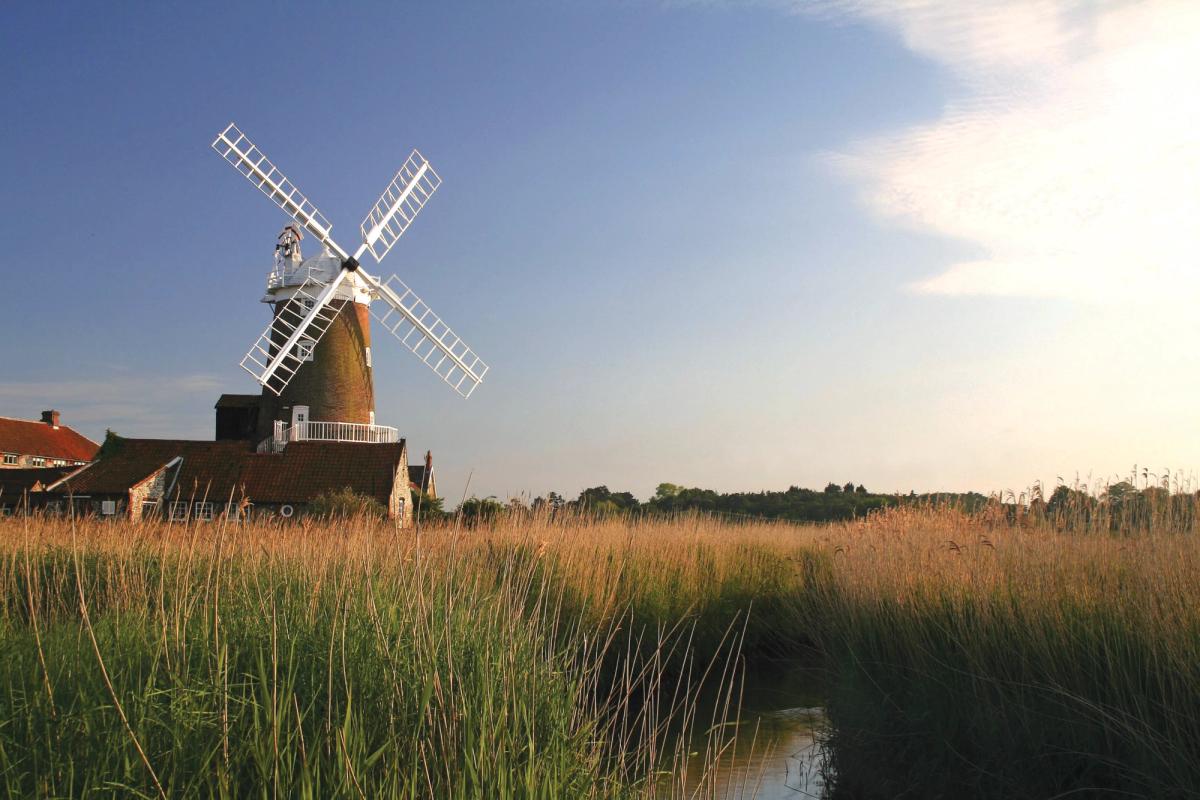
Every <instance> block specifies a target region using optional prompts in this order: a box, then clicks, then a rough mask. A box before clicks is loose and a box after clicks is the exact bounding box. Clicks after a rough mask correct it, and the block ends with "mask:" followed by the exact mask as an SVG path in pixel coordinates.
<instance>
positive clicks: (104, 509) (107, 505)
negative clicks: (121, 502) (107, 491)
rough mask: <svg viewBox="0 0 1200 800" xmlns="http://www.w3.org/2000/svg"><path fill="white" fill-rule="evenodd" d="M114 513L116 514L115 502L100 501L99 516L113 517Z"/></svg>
mask: <svg viewBox="0 0 1200 800" xmlns="http://www.w3.org/2000/svg"><path fill="white" fill-rule="evenodd" d="M116 513H117V501H116V500H101V501H100V516H102V517H111V516H115V515H116Z"/></svg>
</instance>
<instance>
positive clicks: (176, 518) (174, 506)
mask: <svg viewBox="0 0 1200 800" xmlns="http://www.w3.org/2000/svg"><path fill="white" fill-rule="evenodd" d="M189 505H191V504H190V503H188V501H187V500H173V501H172V502H171V505H170V506H169V507H168V512H169V514H170V516H169V517H168V521H169V522H187V521H188V511H189V508H188V506H189ZM181 512H182V513H181Z"/></svg>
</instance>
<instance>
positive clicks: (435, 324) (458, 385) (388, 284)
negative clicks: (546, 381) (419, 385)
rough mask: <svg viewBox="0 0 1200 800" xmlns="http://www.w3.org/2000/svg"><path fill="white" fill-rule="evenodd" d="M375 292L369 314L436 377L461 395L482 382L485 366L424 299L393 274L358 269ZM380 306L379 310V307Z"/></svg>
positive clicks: (467, 395) (485, 370)
mask: <svg viewBox="0 0 1200 800" xmlns="http://www.w3.org/2000/svg"><path fill="white" fill-rule="evenodd" d="M359 274H360V275H361V276H362V277H363V278H365V279H366V280H367V282H368V283H370V284H371V285H372V287H373V288H374V289H375V291H376V293H377V294H378V295H379V299H380V300H381V301H382V304H380V303H372V304H371V315H372V316H373V317H375V319H376V321H377V322H379V324H380V325H382V326H383V327H384V328H386V329H387V331H388V333H390V334H392V336H395V337H396V338H397V339H399V340H400V343H401V344H403V345H404V346H405V347H407V348H408V349H409V350H411V351H412V352H413V354H414V355H416V357H417V358H419V359H421V361H422V362H424V363H425V365H426V366H428V367H429V368H430V369H432V370H433V371H434V372H436V373H437V375H438V377H440V378H441V379H442V380H444V381H445V382H446V383H448V384H449V385H450V387H451V388H452V389H454V391H456V392H458V393H459V394H460V395H462V396H463V397H470V396H471V392H473V391H475V387H476V386H478V385H479V384H480V383H482V382H483V376H484V375H486V374H487V371H488V366H487V364H485V363H483V361H481V360H480V358H479V356H477V355H475V352H474V351H473V350H472V349H471V348H470V347H468V346H467V344H466V342H464V341H463V340H462V339H460V338H459V337H458V335H457V334H455V333H454V331H452V330H450V326H448V325H447V324H446V323H444V322H442V320H441V318H440V317H438V315H437V314H435V313H433V310H432V309H430V308H429V306H427V305H426V304H425V302H424V301H423V300H422V299H421V298H419V297H417V296H416V294H414V293H413V291H412V289H409V288H408V287H407V286H405V285H404V281H402V280H400V279H399V278H397V277H396V276H395V275H393V276H392V277H390V278H388V279H387V280H386V281H379V280H376V279H375V278H374V277H371V276H369V275H367V274H366V273H364V272H362V271H361V270H360V271H359ZM381 305H382V306H384V308H383V310H382V311H381V310H380V306H381Z"/></svg>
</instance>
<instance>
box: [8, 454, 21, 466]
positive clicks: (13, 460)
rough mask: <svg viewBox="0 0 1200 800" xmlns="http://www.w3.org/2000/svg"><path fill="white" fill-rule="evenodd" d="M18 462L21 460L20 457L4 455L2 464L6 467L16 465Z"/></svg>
mask: <svg viewBox="0 0 1200 800" xmlns="http://www.w3.org/2000/svg"><path fill="white" fill-rule="evenodd" d="M20 460H21V459H20V457H19V456H17V454H16V453H5V454H4V463H5V464H6V465H8V466H12V465H13V464H16V463H17V462H18V461H20Z"/></svg>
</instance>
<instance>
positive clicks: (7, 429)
mask: <svg viewBox="0 0 1200 800" xmlns="http://www.w3.org/2000/svg"><path fill="white" fill-rule="evenodd" d="M99 449H100V445H98V444H96V443H95V442H93V441H92V440H91V439H89V438H87V437H86V436H82V435H80V434H78V433H76V432H75V431H73V430H71V429H70V428H68V427H67V426H66V425H59V426H58V427H57V428H55V427H53V426H51V425H47V424H46V423H44V422H35V421H33V420H25V419H9V418H8V417H0V452H4V453H20V454H22V455H29V456H46V457H47V458H62V459H65V460H67V461H91V460H92V459H93V458H95V457H96V452H97V451H98V450H99Z"/></svg>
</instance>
